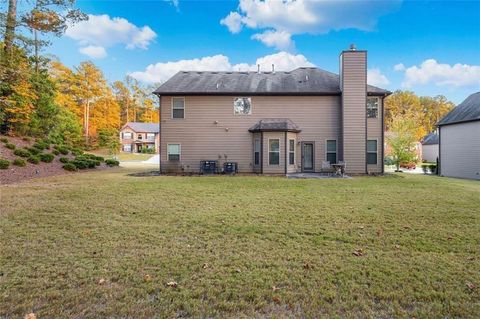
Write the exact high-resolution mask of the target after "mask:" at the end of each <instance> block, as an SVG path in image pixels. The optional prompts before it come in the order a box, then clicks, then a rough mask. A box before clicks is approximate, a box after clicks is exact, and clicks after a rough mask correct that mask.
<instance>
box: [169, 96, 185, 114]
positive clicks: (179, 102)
mask: <svg viewBox="0 0 480 319" xmlns="http://www.w3.org/2000/svg"><path fill="white" fill-rule="evenodd" d="M172 118H173V119H184V118H185V98H183V97H174V98H172Z"/></svg>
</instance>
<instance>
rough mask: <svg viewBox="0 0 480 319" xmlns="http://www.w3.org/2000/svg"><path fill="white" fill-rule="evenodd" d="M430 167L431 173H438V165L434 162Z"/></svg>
mask: <svg viewBox="0 0 480 319" xmlns="http://www.w3.org/2000/svg"><path fill="white" fill-rule="evenodd" d="M428 168H429V170H430V174H437V165H435V164H432V165H430V166H429V167H428Z"/></svg>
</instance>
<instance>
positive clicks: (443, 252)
mask: <svg viewBox="0 0 480 319" xmlns="http://www.w3.org/2000/svg"><path fill="white" fill-rule="evenodd" d="M127 172H128V171H126V170H125V169H121V168H118V169H113V170H106V171H100V172H91V173H82V174H73V175H69V176H61V177H60V176H59V177H51V178H47V179H37V180H32V181H29V182H26V183H22V184H18V185H11V186H0V194H1V206H0V238H1V240H0V274H1V276H0V317H1V318H21V317H23V316H24V315H25V314H26V313H29V312H31V311H33V312H35V313H36V314H37V316H38V318H120V317H121V318H152V317H154V318H173V317H195V318H197V317H218V318H226V317H227V318H228V317H230V318H251V317H260V318H262V317H275V318H282V317H304V318H320V317H326V318H331V317H338V318H372V317H375V318H394V317H395V318H412V317H415V318H478V317H480V303H479V300H480V293H479V288H478V287H479V286H480V256H479V244H480V220H479V219H480V217H479V207H480V183H479V182H475V181H465V180H456V179H448V178H439V177H433V176H422V175H407V174H404V175H393V176H386V177H359V178H354V179H349V180H287V179H284V178H279V177H254V176H251V177H245V176H244V177H241V176H236V177H225V176H223V177H220V176H218V177H131V176H127V175H126V173H127ZM357 249H362V251H363V256H360V257H357V256H354V255H353V252H354V251H355V250H357ZM147 275H148V276H147ZM102 279H104V280H105V282H104V283H100V281H101V280H102ZM171 281H175V282H177V283H178V286H177V287H176V288H173V287H169V286H168V285H167V283H168V282H171ZM102 282H103V280H102ZM471 284H473V285H474V286H476V287H473V286H472V285H471ZM468 285H470V288H469V287H468Z"/></svg>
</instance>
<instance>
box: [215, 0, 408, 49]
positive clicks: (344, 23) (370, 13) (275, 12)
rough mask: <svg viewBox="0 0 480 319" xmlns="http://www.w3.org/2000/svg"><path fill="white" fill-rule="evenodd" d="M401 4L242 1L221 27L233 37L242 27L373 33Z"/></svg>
mask: <svg viewBox="0 0 480 319" xmlns="http://www.w3.org/2000/svg"><path fill="white" fill-rule="evenodd" d="M400 3H401V0H391V1H368V2H365V1H331V0H330V1H329V0H323V1H311V0H240V3H239V9H238V12H230V14H229V15H228V16H227V17H225V18H224V19H222V20H221V21H220V23H221V24H223V25H226V26H227V27H228V28H229V30H230V31H231V32H232V33H238V32H240V30H241V29H242V26H246V27H248V28H251V29H260V30H262V29H268V30H271V29H273V30H275V31H277V32H285V33H288V34H291V35H295V34H303V33H310V34H321V33H327V32H329V31H332V30H342V29H349V28H354V29H359V30H363V31H372V30H373V29H374V28H375V27H376V24H377V20H378V18H379V17H380V16H382V15H384V14H386V13H388V12H391V11H393V10H395V9H397V8H398V7H399V5H400ZM266 44H267V43H266Z"/></svg>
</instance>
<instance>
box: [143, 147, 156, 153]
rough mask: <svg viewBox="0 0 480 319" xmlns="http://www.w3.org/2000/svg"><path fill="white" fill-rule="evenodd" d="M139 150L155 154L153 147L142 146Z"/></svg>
mask: <svg viewBox="0 0 480 319" xmlns="http://www.w3.org/2000/svg"><path fill="white" fill-rule="evenodd" d="M141 152H142V153H143V154H155V149H154V148H146V147H145V148H142V150H141Z"/></svg>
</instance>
